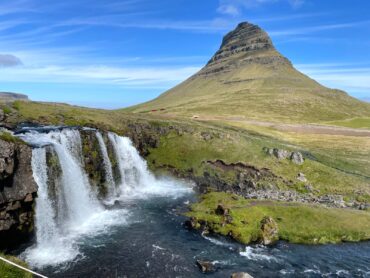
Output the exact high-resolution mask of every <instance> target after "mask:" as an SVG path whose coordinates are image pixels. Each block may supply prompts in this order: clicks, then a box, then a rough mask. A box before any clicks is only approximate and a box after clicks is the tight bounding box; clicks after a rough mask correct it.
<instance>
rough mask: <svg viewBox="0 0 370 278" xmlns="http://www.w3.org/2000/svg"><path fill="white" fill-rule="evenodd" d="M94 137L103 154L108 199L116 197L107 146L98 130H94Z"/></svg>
mask: <svg viewBox="0 0 370 278" xmlns="http://www.w3.org/2000/svg"><path fill="white" fill-rule="evenodd" d="M96 138H97V139H98V142H99V147H100V151H101V153H102V155H103V164H104V172H105V179H106V183H107V187H108V199H111V200H112V199H113V198H114V197H116V195H117V193H116V184H115V182H114V177H113V171H112V163H111V162H110V159H109V156H108V150H107V146H106V145H105V142H104V139H103V136H102V135H101V133H100V132H99V131H97V132H96Z"/></svg>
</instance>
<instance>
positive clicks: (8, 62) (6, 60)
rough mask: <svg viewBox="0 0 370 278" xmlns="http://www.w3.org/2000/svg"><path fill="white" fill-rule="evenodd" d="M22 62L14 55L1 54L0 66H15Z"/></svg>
mask: <svg viewBox="0 0 370 278" xmlns="http://www.w3.org/2000/svg"><path fill="white" fill-rule="evenodd" d="M22 64H23V63H22V61H21V60H20V59H19V58H18V57H16V56H14V55H10V54H0V67H4V68H5V67H15V66H19V65H22Z"/></svg>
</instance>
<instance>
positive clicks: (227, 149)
mask: <svg viewBox="0 0 370 278" xmlns="http://www.w3.org/2000/svg"><path fill="white" fill-rule="evenodd" d="M199 128H200V130H203V131H207V132H209V133H211V132H212V131H214V129H207V127H204V126H202V127H199ZM214 132H215V131H214ZM263 147H278V148H284V149H288V150H295V149H296V148H297V147H298V146H297V147H295V146H294V145H292V144H287V143H284V141H280V140H277V139H275V138H269V137H264V136H261V135H259V134H253V133H250V132H246V131H245V132H241V131H239V132H235V131H232V130H224V129H221V130H220V129H216V132H215V135H213V138H212V139H210V140H208V141H205V140H204V139H203V138H202V136H201V133H200V131H199V132H198V131H196V130H195V131H194V133H193V134H183V135H177V134H176V133H175V132H173V133H171V134H169V135H167V136H163V137H162V138H161V142H160V144H159V147H158V148H155V149H151V150H150V154H149V156H148V157H147V160H148V162H149V165H150V167H151V168H152V169H153V170H155V169H157V168H165V169H166V168H168V169H170V170H171V169H173V168H175V169H176V170H177V171H179V172H180V173H184V175H186V173H188V172H192V173H193V174H194V175H195V176H202V175H203V174H204V172H205V171H207V172H209V173H211V175H212V174H214V175H218V177H221V178H223V179H224V180H227V181H229V182H233V181H235V179H236V175H237V173H236V172H234V173H232V172H230V171H224V170H221V169H218V171H217V172H214V171H213V172H212V169H210V167H209V166H208V164H207V163H205V162H206V161H216V160H223V161H224V162H225V163H228V164H230V163H237V162H242V163H244V164H246V165H253V166H255V167H257V168H259V169H261V168H268V169H270V170H271V171H272V172H273V173H274V174H275V175H276V176H281V177H283V178H284V179H285V180H286V181H292V182H291V183H290V184H291V185H287V184H286V183H282V180H281V179H276V180H272V181H271V180H267V181H266V183H273V184H275V185H276V186H277V187H278V188H280V189H282V190H298V191H301V192H302V191H303V192H304V186H303V184H302V183H301V182H299V181H298V180H297V179H296V177H297V175H298V173H300V172H303V173H304V174H305V175H306V177H307V179H308V181H309V183H310V184H312V185H313V188H314V189H316V190H319V192H316V193H314V194H317V195H324V194H341V195H344V196H346V197H347V199H358V198H362V200H367V201H370V192H369V188H368V182H369V180H368V179H367V178H365V177H362V176H359V175H355V174H351V173H347V172H345V171H342V170H340V169H339V170H338V169H337V168H336V167H334V166H339V165H337V164H338V163H337V164H335V165H332V161H334V160H335V158H336V156H335V154H336V152H335V151H333V152H330V153H326V152H322V154H323V158H322V160H319V161H314V160H309V159H306V161H305V163H304V164H303V165H296V164H293V163H292V162H290V161H289V160H283V161H279V160H277V159H276V158H274V157H271V156H268V155H266V154H265V153H264V152H263V150H262V149H263ZM299 150H300V149H299ZM318 153H320V152H318ZM325 155H326V156H325ZM320 158H321V157H320ZM366 165H367V166H368V165H369V164H366ZM340 166H343V167H344V169H346V168H345V166H346V165H340ZM262 186H263V184H262Z"/></svg>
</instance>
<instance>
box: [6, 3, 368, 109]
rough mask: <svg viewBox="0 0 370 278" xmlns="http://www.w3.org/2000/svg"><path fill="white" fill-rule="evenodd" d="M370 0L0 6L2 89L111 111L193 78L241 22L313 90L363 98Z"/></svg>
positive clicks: (17, 4)
mask: <svg viewBox="0 0 370 278" xmlns="http://www.w3.org/2000/svg"><path fill="white" fill-rule="evenodd" d="M369 11H370V1H365V0H351V1H348V0H335V1H334V0H333V1H331V0H326V1H323V0H202V1H200V0H121V1H117V0H64V1H55V0H54V1H44V0H0V91H13V92H22V93H25V94H28V95H29V96H30V97H31V98H32V99H33V100H41V101H58V102H67V103H72V104H78V105H85V106H92V107H103V108H118V107H124V106H128V105H132V104H136V103H140V102H142V101H146V100H149V99H152V98H154V97H156V96H157V95H159V94H160V93H162V92H164V91H165V90H167V89H169V88H171V87H172V86H174V85H176V84H177V83H179V82H181V81H182V80H184V79H186V78H187V77H189V76H190V75H192V74H193V73H195V72H196V71H197V70H199V69H200V68H201V67H202V66H203V65H204V64H205V63H206V62H207V61H208V59H209V58H210V57H211V56H212V55H213V53H214V52H215V51H216V50H217V49H218V47H219V45H220V42H221V39H222V37H223V35H224V34H225V33H227V32H228V31H230V30H231V29H233V28H234V27H235V26H236V25H237V23H239V22H241V21H250V22H252V23H256V24H258V25H260V26H261V27H262V28H264V29H265V30H266V31H267V32H269V33H270V35H271V37H272V39H273V41H274V44H275V46H276V47H277V49H278V50H279V51H280V52H282V53H283V54H284V55H285V56H287V57H288V58H289V59H290V60H291V61H292V62H293V64H294V65H295V66H296V67H297V68H298V69H299V70H301V71H303V72H304V73H306V74H308V75H309V76H311V77H313V78H315V79H316V80H318V81H319V82H321V83H323V84H325V85H327V86H329V87H332V88H339V89H343V90H345V91H347V92H348V93H350V94H351V95H353V96H356V97H358V98H362V99H370V51H369V49H370V16H369V13H368V12H369Z"/></svg>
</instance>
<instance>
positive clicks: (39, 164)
mask: <svg viewBox="0 0 370 278" xmlns="http://www.w3.org/2000/svg"><path fill="white" fill-rule="evenodd" d="M46 170H47V165H46V151H45V149H44V148H37V149H33V151H32V171H33V177H34V179H35V181H36V183H37V185H38V191H37V195H38V198H37V202H36V212H39V213H36V218H35V222H36V223H35V224H36V227H37V230H36V238H37V243H38V244H39V245H40V246H45V245H47V244H48V243H49V242H51V241H52V240H53V239H54V236H55V235H56V234H58V230H57V223H56V221H55V211H54V209H53V204H52V202H51V200H50V199H49V196H48V176H47V172H46Z"/></svg>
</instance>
